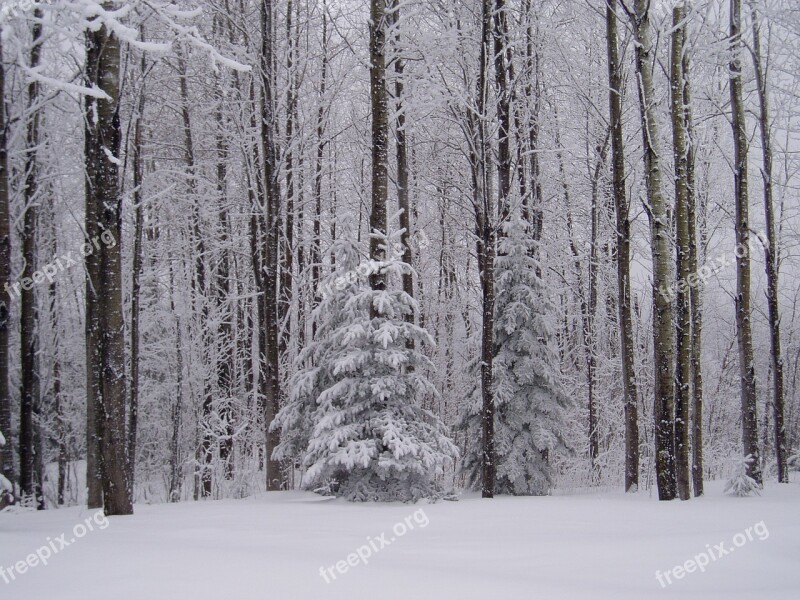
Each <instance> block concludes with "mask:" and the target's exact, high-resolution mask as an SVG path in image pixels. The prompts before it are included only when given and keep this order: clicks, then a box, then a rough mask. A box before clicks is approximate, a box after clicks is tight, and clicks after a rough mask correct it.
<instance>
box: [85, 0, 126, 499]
mask: <svg viewBox="0 0 800 600" xmlns="http://www.w3.org/2000/svg"><path fill="white" fill-rule="evenodd" d="M104 8H106V9H107V10H111V9H112V8H113V4H112V3H111V2H108V3H106V4H104ZM86 42H87V43H86V72H87V80H88V81H87V83H88V87H94V86H96V87H98V88H99V89H100V90H102V91H103V92H104V94H105V95H106V96H107V98H103V99H98V98H93V97H88V98H87V100H86V114H85V119H86V179H87V181H86V191H87V194H86V204H87V211H86V212H87V215H89V216H90V217H93V218H95V219H96V224H95V225H94V226H93V227H92V232H95V231H96V232H97V234H98V235H99V236H102V238H101V239H102V242H101V241H100V239H97V238H92V239H89V240H87V242H88V243H90V244H92V245H93V247H94V248H95V250H94V252H97V254H98V261H97V265H96V271H95V272H96V275H97V281H96V282H94V281H93V282H91V283H92V284H93V285H92V287H93V289H94V290H95V292H96V293H97V297H96V298H95V299H94V302H95V310H96V327H97V329H96V335H94V336H92V340H91V341H92V342H93V343H97V344H98V345H99V353H96V354H94V356H93V358H95V359H99V368H98V369H97V372H98V373H99V375H100V382H99V383H100V385H99V386H98V391H99V402H98V403H97V409H98V413H99V414H97V415H96V417H97V422H98V423H99V425H100V435H99V437H100V471H101V473H102V483H103V505H104V510H105V513H106V514H107V515H128V514H132V513H133V501H132V498H133V489H132V484H133V482H132V481H131V480H130V479H129V477H128V464H127V452H126V449H127V445H126V432H125V407H126V403H127V394H126V389H125V387H126V385H125V384H126V379H125V338H124V334H125V331H124V318H123V301H122V269H121V267H122V255H121V197H120V193H119V174H118V167H117V162H118V156H119V151H120V137H121V136H120V122H119V89H120V85H119V84H120V43H119V39H118V38H117V37H116V35H115V34H114V33H112V32H111V31H110V30H109V29H108V28H107V27H106V26H101V27H99V28H98V29H97V30H96V31H88V32H87V34H86ZM87 233H88V231H87ZM90 272H91V271H90ZM88 320H89V319H88V318H87V321H88ZM87 341H88V340H87Z"/></svg>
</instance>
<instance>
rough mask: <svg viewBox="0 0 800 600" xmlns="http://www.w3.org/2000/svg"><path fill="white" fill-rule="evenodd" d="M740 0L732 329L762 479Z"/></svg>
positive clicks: (735, 58) (733, 89)
mask: <svg viewBox="0 0 800 600" xmlns="http://www.w3.org/2000/svg"><path fill="white" fill-rule="evenodd" d="M741 22H742V2H741V0H731V10H730V43H731V61H730V65H729V72H730V94H731V112H732V115H731V127H732V128H733V169H734V171H733V177H734V189H735V199H736V216H735V218H736V223H735V228H736V331H737V340H738V349H739V371H740V377H741V392H742V445H743V449H744V456H745V458H747V457H750V458H751V459H752V460H751V461H750V462H749V463H748V467H747V474H748V475H749V476H750V477H752V478H753V479H754V480H755V481H756V482H757V483H759V484H760V483H761V482H762V476H761V457H760V456H759V450H758V418H757V415H756V401H757V397H756V369H755V362H754V358H753V332H752V323H751V311H750V254H749V249H750V216H749V206H748V195H747V122H746V115H745V107H744V101H743V99H742V61H741V46H742V39H741V36H742V28H741Z"/></svg>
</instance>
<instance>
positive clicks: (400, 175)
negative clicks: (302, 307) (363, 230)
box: [392, 0, 414, 347]
mask: <svg viewBox="0 0 800 600" xmlns="http://www.w3.org/2000/svg"><path fill="white" fill-rule="evenodd" d="M392 13H393V17H394V20H393V25H394V27H395V28H396V30H397V33H396V35H395V52H396V53H397V55H396V56H395V57H394V75H395V81H394V100H395V136H396V140H397V141H396V144H395V152H396V154H397V207H398V208H399V209H400V211H401V212H400V228H401V229H403V230H404V231H403V233H402V234H401V236H400V243H401V244H402V246H403V262H405V263H407V264H409V265H410V264H411V261H412V255H411V245H410V243H409V240H410V237H411V204H410V201H409V187H408V186H409V173H408V136H407V134H406V114H405V110H406V109H405V104H404V102H403V94H404V85H405V81H404V78H405V75H404V72H405V61H404V60H403V56H402V52H403V51H402V47H401V45H400V27H399V23H400V4H399V1H398V0H393V2H392ZM403 291H404V292H405V293H406V294H408V295H409V296H411V297H412V298H413V297H414V276H413V275H412V274H411V273H410V272H409V273H403ZM405 319H406V321H409V322H412V321H413V320H414V315H413V314H410V313H409V314H407V315H405ZM408 343H409V345H410V346H411V347H413V345H414V340H409V341H408Z"/></svg>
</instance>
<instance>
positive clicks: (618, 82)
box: [606, 0, 639, 492]
mask: <svg viewBox="0 0 800 600" xmlns="http://www.w3.org/2000/svg"><path fill="white" fill-rule="evenodd" d="M617 37H618V36H617V0H609V3H608V5H607V6H606V41H607V44H608V80H609V94H608V102H609V114H610V126H611V164H612V178H613V190H614V214H615V217H616V228H617V291H618V295H619V302H618V304H617V307H618V311H619V334H620V353H621V359H622V389H623V394H624V400H623V401H624V405H625V491H626V492H635V491H637V490H638V488H639V410H638V404H637V403H638V396H639V393H638V390H637V387H636V370H635V369H636V363H635V357H634V349H635V345H634V344H635V342H634V339H633V317H632V315H631V276H630V269H631V221H630V212H629V211H630V205H629V204H628V199H627V195H626V190H625V154H624V152H625V146H624V141H623V135H622V67H621V65H620V61H619V48H618V42H617Z"/></svg>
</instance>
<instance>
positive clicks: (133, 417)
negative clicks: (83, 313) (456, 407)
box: [128, 28, 146, 481]
mask: <svg viewBox="0 0 800 600" xmlns="http://www.w3.org/2000/svg"><path fill="white" fill-rule="evenodd" d="M141 38H142V40H144V30H143V28H142V30H141ZM140 68H141V77H142V87H141V89H140V90H139V101H138V103H137V107H136V115H135V117H134V118H135V119H136V120H135V123H134V127H133V215H134V220H135V224H134V232H133V278H132V281H131V342H130V343H131V390H130V405H129V407H128V461H129V463H130V464H129V465H128V477H129V479H130V480H131V481H133V480H134V474H135V472H136V432H137V428H138V421H139V317H140V313H141V290H142V266H143V256H142V253H143V244H142V240H143V237H144V205H143V196H142V184H143V179H144V178H143V175H144V158H143V156H144V153H143V147H142V145H143V140H142V120H143V119H144V108H145V99H146V94H145V87H144V81H145V77H146V65H145V58H144V55H142V60H141V64H140Z"/></svg>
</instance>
